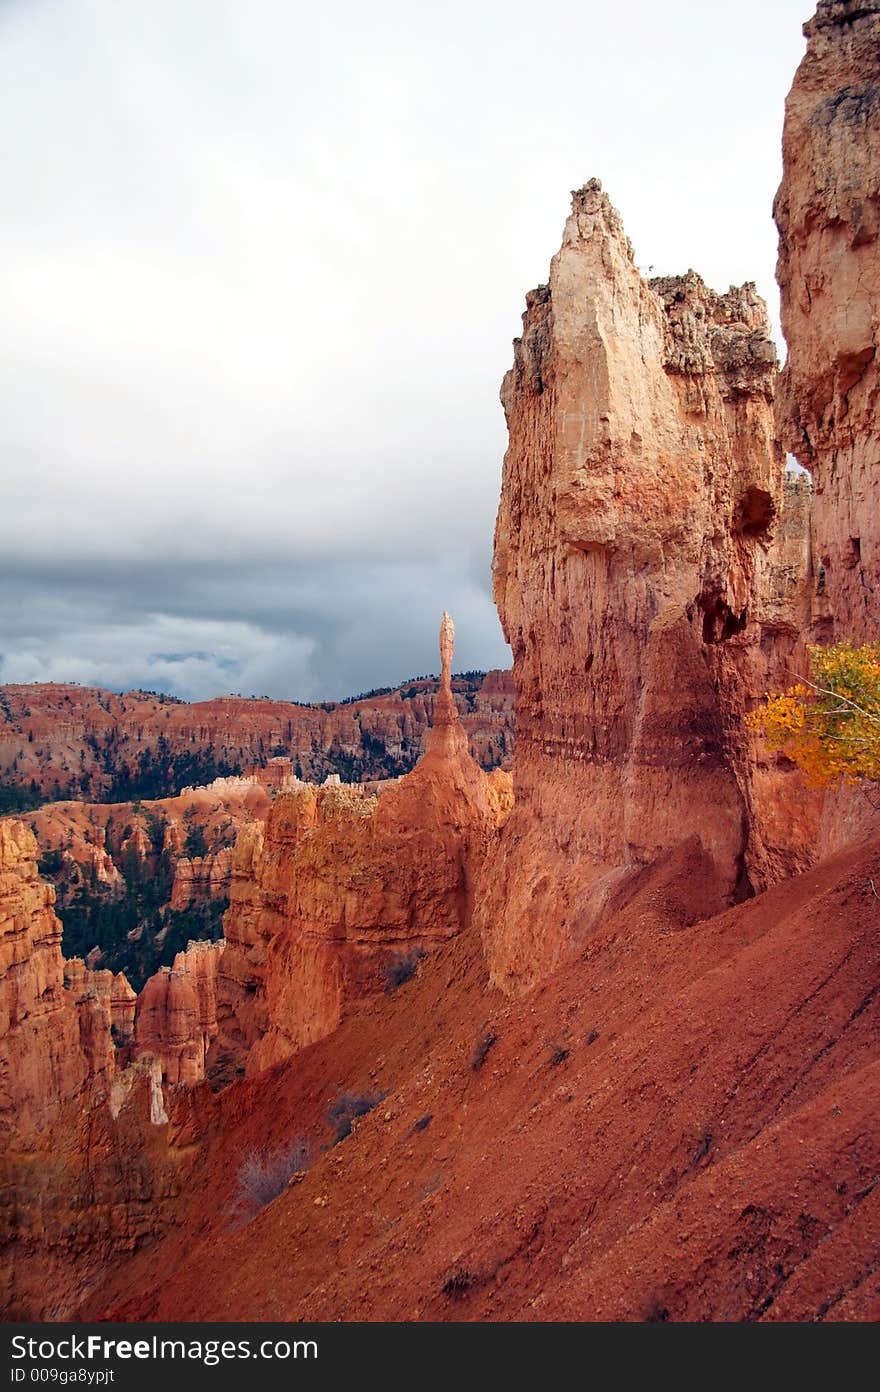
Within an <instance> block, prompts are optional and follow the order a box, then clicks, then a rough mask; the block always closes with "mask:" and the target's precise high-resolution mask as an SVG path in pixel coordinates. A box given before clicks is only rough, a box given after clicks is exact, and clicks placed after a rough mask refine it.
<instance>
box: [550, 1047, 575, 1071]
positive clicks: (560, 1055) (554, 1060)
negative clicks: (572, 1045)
mask: <svg viewBox="0 0 880 1392" xmlns="http://www.w3.org/2000/svg"><path fill="white" fill-rule="evenodd" d="M570 1053H571V1049H564V1048H563V1047H562V1045H561V1044H551V1045H550V1067H551V1068H558V1066H559V1064H560V1063H565V1060H566V1059H567V1058H568V1056H569V1054H570Z"/></svg>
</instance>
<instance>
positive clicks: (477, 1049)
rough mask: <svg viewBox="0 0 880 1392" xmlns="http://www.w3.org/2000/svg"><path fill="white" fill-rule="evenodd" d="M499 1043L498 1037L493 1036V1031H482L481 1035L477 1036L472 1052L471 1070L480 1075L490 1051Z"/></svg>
mask: <svg viewBox="0 0 880 1392" xmlns="http://www.w3.org/2000/svg"><path fill="white" fill-rule="evenodd" d="M497 1043H498V1035H497V1034H493V1033H492V1031H491V1030H482V1031H481V1033H480V1034H478V1035H477V1037H476V1039H475V1041H474V1047H473V1049H472V1050H471V1068H472V1069H473V1070H474V1072H475V1073H479V1071H480V1069H481V1068H482V1066H483V1064H484V1063H485V1062H486V1058H487V1056H488V1053H489V1050H490V1049H491V1048H492V1047H493V1046H494V1045H495V1044H497Z"/></svg>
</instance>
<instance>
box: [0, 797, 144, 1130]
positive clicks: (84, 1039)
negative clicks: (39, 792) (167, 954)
mask: <svg viewBox="0 0 880 1392" xmlns="http://www.w3.org/2000/svg"><path fill="white" fill-rule="evenodd" d="M36 855H37V846H36V841H35V840H34V836H33V833H32V832H31V831H30V830H29V829H28V828H27V827H25V826H24V825H23V824H22V823H21V822H15V821H3V822H0V1127H2V1128H3V1129H4V1130H6V1131H10V1130H11V1131H15V1132H18V1133H19V1134H25V1133H27V1132H29V1131H31V1130H33V1129H34V1128H37V1127H43V1126H45V1125H46V1124H47V1123H48V1122H49V1121H50V1120H51V1119H52V1118H53V1117H54V1116H55V1115H56V1114H57V1112H58V1110H59V1108H60V1106H61V1105H62V1103H64V1102H65V1101H67V1100H69V1099H70V1098H73V1097H77V1096H79V1095H80V1094H82V1093H84V1092H85V1090H86V1089H87V1088H88V1089H89V1090H90V1093H89V1095H90V1097H102V1096H105V1095H106V1092H107V1089H108V1088H109V1085H110V1082H111V1080H112V1078H113V1074H114V1070H115V1053H116V1051H115V1046H114V1042H113V1038H112V1035H111V1026H112V1025H113V1024H114V1023H115V1024H116V1025H117V1027H118V1028H119V1029H120V1030H125V1029H130V1020H131V996H132V994H133V993H131V991H130V988H129V987H128V983H127V982H126V981H125V978H124V977H116V978H114V977H113V975H112V973H111V972H90V971H88V969H87V968H86V966H85V963H83V962H82V961H79V960H77V959H75V960H74V961H73V962H69V963H68V962H65V961H64V958H63V957H62V955H61V923H60V922H59V920H58V918H57V917H56V915H55V912H54V908H53V905H54V901H55V892H54V890H53V889H52V886H51V885H49V884H46V882H45V881H44V880H41V879H40V877H39V874H38V872H37V864H36Z"/></svg>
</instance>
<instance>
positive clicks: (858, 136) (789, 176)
mask: <svg viewBox="0 0 880 1392" xmlns="http://www.w3.org/2000/svg"><path fill="white" fill-rule="evenodd" d="M804 33H805V34H806V36H807V38H808V40H809V42H808V44H807V51H806V54H805V56H804V58H803V61H802V63H801V65H800V67H799V68H798V71H797V74H796V76H795V80H794V85H793V86H792V89H791V91H790V93H789V95H788V99H787V101H786V104H785V126H784V131H783V168H784V172H783V178H782V184H781V186H780V188H779V192H778V194H777V195H776V202H775V205H774V214H775V217H776V223H777V226H778V228H779V261H778V264H777V268H776V274H777V279H778V281H779V289H780V295H781V306H782V328H783V332H784V334H785V337H786V341H787V343H788V359H787V361H786V364H785V368H784V371H783V372H782V375H781V381H780V400H779V420H780V425H781V430H782V434H783V438H784V440H785V443H786V445H787V447H788V448H789V449H790V450H791V451H792V453H793V454H794V455H795V456H796V458H797V459H798V460H799V461H800V463H801V464H803V465H804V466H805V467H806V468H808V469H809V470H811V472H812V475H813V484H814V488H815V502H814V507H813V551H814V573H813V606H812V622H813V633H814V635H815V636H816V638H818V639H819V640H821V641H828V640H829V639H833V638H852V639H853V640H854V641H856V642H865V641H869V640H874V639H876V637H877V607H876V606H877V593H878V589H880V513H878V509H877V506H876V491H877V485H878V479H880V425H878V409H877V408H878V395H880V391H878V389H880V364H878V359H877V343H878V337H880V241H878V235H880V57H878V54H880V3H877V0H822V3H821V4H820V5H819V6H818V9H817V11H816V14H815V16H814V18H813V19H812V20H810V22H809V23H808V24H807V25H805V27H804Z"/></svg>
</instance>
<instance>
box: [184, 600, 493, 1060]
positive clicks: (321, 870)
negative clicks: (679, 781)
mask: <svg viewBox="0 0 880 1392" xmlns="http://www.w3.org/2000/svg"><path fill="white" fill-rule="evenodd" d="M450 644H451V621H448V622H447V620H446V618H444V627H443V630H442V633H441V652H442V654H443V676H442V679H441V689H440V693H439V695H438V697H437V700H436V702H435V705H434V724H433V726H432V728H431V730H430V731H429V733H428V737H427V741H426V749H425V753H424V755H423V756H422V758H421V759H420V761H419V763H418V764H417V765H416V768H415V769H414V770H413V772H412V773H410V774H407V775H406V776H405V777H403V778H401V779H400V780H399V781H398V782H397V783H396V784H394V785H393V786H392V787H390V788H388V789H387V790H386V791H385V792H383V793H382V796H381V797H380V798H379V799H378V800H376V799H372V798H367V797H364V796H362V795H358V794H357V793H354V792H352V791H351V790H346V789H344V788H339V787H333V786H328V787H323V788H320V789H315V788H304V789H302V790H300V791H299V792H297V793H295V794H290V795H288V796H286V797H282V798H279V799H277V801H276V802H275V805H274V806H273V809H272V812H271V814H270V816H269V819H268V821H267V823H266V828H265V832H264V833H260V832H258V831H256V830H252V829H246V831H245V832H244V833H243V834H242V837H241V838H240V841H239V845H238V846H237V848H236V853H235V860H234V878H233V885H232V902H231V905H230V909H229V912H228V913H227V916H226V922H225V934H226V941H227V947H226V951H225V952H224V954H223V957H222V959H221V963H220V968H219V983H218V1039H217V1044H216V1046H215V1049H214V1051H213V1054H212V1066H211V1071H212V1075H213V1076H214V1077H215V1078H216V1079H217V1080H219V1081H225V1080H227V1079H228V1078H229V1076H230V1075H231V1073H230V1070H232V1069H235V1068H239V1069H240V1068H242V1067H245V1066H246V1067H247V1070H248V1071H249V1072H254V1071H258V1070H259V1069H260V1068H265V1067H267V1066H269V1065H270V1064H272V1063H276V1062H278V1061H279V1060H280V1059H282V1058H285V1057H287V1056H288V1055H289V1054H290V1053H292V1052H294V1051H295V1050H297V1049H299V1048H302V1047H303V1046H304V1045H306V1044H309V1043H311V1042H313V1041H314V1040H316V1039H320V1038H322V1037H323V1036H324V1035H326V1034H329V1033H330V1032H331V1031H332V1030H334V1029H335V1028H336V1027H337V1026H338V1024H339V1022H340V1020H341V1019H342V1016H343V1014H344V1012H345V1009H346V1008H347V1006H348V1005H349V1004H351V1003H352V1002H356V1001H357V1000H359V999H362V998H363V997H364V996H367V995H370V994H371V993H375V992H377V991H381V990H383V989H385V988H386V987H387V986H388V985H389V983H390V981H391V980H392V976H393V974H394V973H395V972H399V973H401V974H402V976H403V977H404V978H405V976H406V974H407V973H408V972H409V970H410V968H411V969H412V971H415V969H416V967H417V965H418V961H419V959H420V957H421V956H422V955H423V954H424V953H425V952H426V951H427V950H428V949H429V948H430V947H431V946H432V945H433V944H436V943H437V942H441V941H443V940H444V939H446V938H448V937H451V936H453V935H454V934H456V933H458V932H460V931H461V930H462V928H463V927H464V926H465V925H466V923H467V922H468V921H469V917H470V912H471V900H472V894H473V878H474V873H475V869H476V867H477V865H478V864H479V862H480V859H481V858H482V855H483V854H484V852H485V848H486V845H487V842H488V839H489V836H490V834H491V832H492V831H493V830H494V829H495V827H496V826H497V825H498V824H499V822H500V821H501V820H502V819H503V818H504V817H505V816H506V815H507V814H508V812H509V801H510V791H509V779H508V778H507V776H506V775H504V774H503V773H496V774H495V776H494V777H493V779H492V781H491V783H490V780H489V778H488V777H487V775H486V774H485V773H484V772H483V770H482V769H480V768H479V766H478V765H477V764H476V763H475V762H474V760H473V759H472V758H471V756H470V754H469V753H468V742H467V735H466V733H465V731H464V728H463V726H462V723H461V720H460V718H459V715H458V710H457V707H456V703H455V701H454V699H453V695H452V691H451V680H450Z"/></svg>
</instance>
